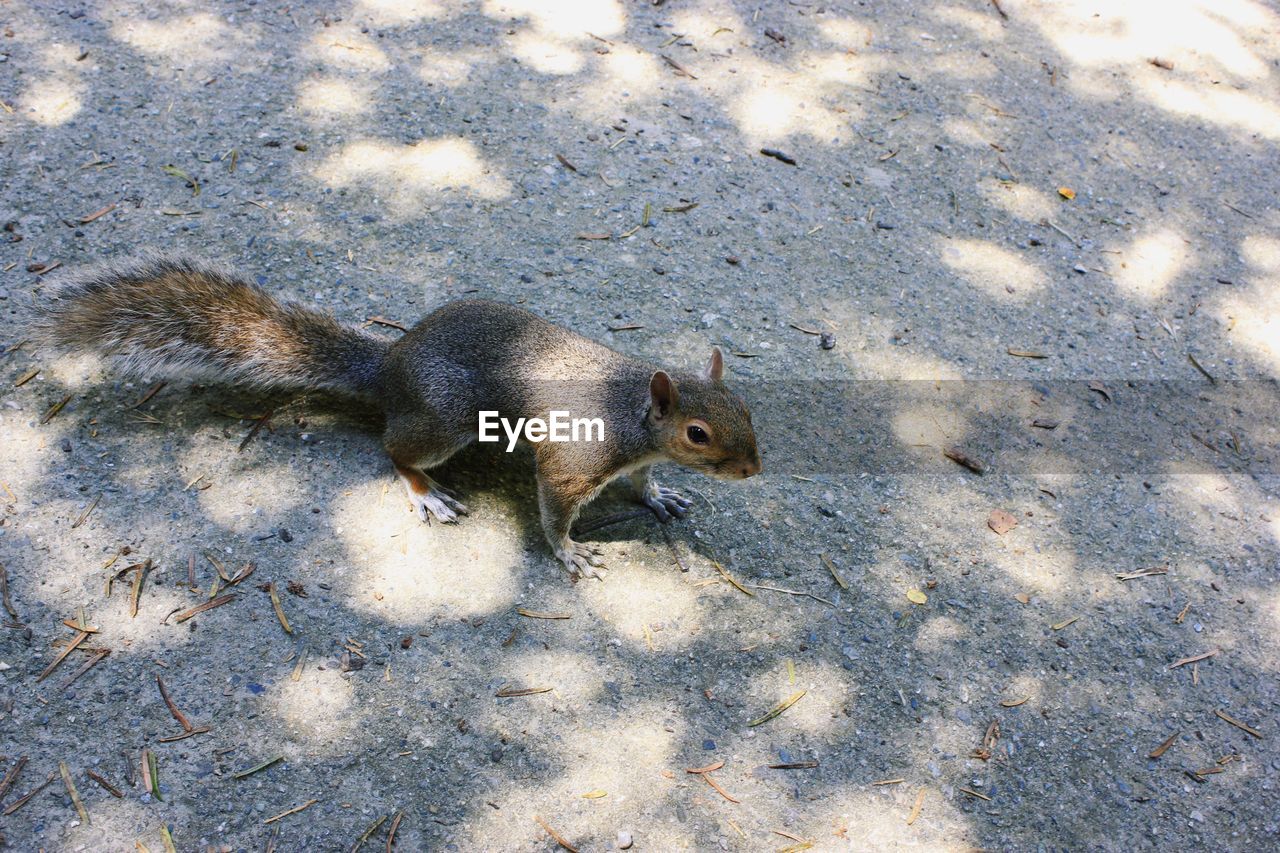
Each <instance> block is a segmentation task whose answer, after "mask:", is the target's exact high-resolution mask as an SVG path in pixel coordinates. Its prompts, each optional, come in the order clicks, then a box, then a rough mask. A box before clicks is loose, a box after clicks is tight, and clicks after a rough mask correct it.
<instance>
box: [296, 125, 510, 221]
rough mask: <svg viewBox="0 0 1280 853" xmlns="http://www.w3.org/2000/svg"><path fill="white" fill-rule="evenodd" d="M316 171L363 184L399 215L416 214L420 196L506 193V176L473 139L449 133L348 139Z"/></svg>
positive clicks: (338, 182) (327, 178) (328, 179)
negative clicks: (406, 139) (412, 138)
mask: <svg viewBox="0 0 1280 853" xmlns="http://www.w3.org/2000/svg"><path fill="white" fill-rule="evenodd" d="M315 175H316V177H317V178H318V179H319V180H321V181H322V182H324V183H325V184H327V185H329V186H332V187H352V186H359V187H365V188H367V189H368V190H370V191H372V192H374V193H376V194H378V195H380V196H382V197H383V198H386V199H388V200H389V201H390V202H391V204H392V206H393V208H394V210H395V212H396V213H398V214H399V215H403V216H414V215H421V213H422V210H421V206H422V204H423V202H424V201H426V200H427V199H429V198H430V197H432V196H434V195H436V194H439V193H442V192H446V191H448V190H460V191H464V192H467V193H470V194H473V195H475V196H478V197H480V198H485V199H498V198H502V197H504V196H506V195H507V194H508V193H509V192H510V187H509V185H508V183H507V181H506V180H505V179H504V178H503V177H502V176H501V175H500V174H499V173H498V172H497V170H496V169H495V168H494V167H492V166H490V165H489V164H487V163H485V161H484V160H483V159H482V158H481V157H480V154H479V152H478V151H477V150H476V147H475V145H474V144H473V143H471V142H470V141H469V140H466V139H458V138H454V137H441V138H437V139H423V140H421V141H419V142H416V143H413V144H410V145H400V144H393V143H389V142H382V141H378V140H363V141H358V142H349V143H347V144H346V145H344V146H343V147H342V149H341V150H340V151H338V152H337V153H335V154H333V155H331V156H329V157H328V158H327V159H326V160H325V161H324V162H323V163H322V164H321V165H320V166H319V167H318V168H317V169H316V171H315Z"/></svg>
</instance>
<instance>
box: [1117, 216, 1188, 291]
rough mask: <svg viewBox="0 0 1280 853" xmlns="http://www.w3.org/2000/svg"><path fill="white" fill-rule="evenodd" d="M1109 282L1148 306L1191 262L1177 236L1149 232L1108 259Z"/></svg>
mask: <svg viewBox="0 0 1280 853" xmlns="http://www.w3.org/2000/svg"><path fill="white" fill-rule="evenodd" d="M1112 257H1113V258H1114V259H1113V260H1112V261H1111V278H1112V279H1113V280H1114V281H1115V283H1116V286H1117V287H1118V288H1120V290H1121V291H1123V292H1124V294H1125V295H1126V296H1131V297H1133V298H1136V299H1141V300H1144V301H1147V302H1151V301H1153V300H1155V299H1157V298H1159V297H1161V296H1163V295H1164V294H1165V293H1166V292H1167V291H1168V290H1169V286H1170V285H1172V284H1173V282H1174V280H1175V279H1176V278H1177V277H1178V275H1180V274H1181V273H1183V272H1184V271H1185V270H1186V268H1187V265H1188V263H1189V261H1190V260H1191V251H1190V249H1189V248H1188V247H1187V241H1186V240H1185V239H1184V238H1183V237H1182V235H1181V234H1179V233H1177V232H1176V231H1174V230H1172V229H1170V228H1160V229H1156V230H1153V231H1149V232H1147V233H1146V234H1143V235H1141V236H1139V237H1137V238H1135V239H1134V241H1133V243H1131V244H1130V245H1129V247H1128V248H1127V249H1125V250H1123V251H1121V253H1120V254H1119V255H1118V256H1112Z"/></svg>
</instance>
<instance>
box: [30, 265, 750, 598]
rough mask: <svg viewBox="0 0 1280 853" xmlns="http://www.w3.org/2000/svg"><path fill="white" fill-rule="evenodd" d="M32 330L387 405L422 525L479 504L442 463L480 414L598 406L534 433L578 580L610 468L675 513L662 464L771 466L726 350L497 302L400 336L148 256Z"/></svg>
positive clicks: (660, 511) (161, 363) (47, 305)
mask: <svg viewBox="0 0 1280 853" xmlns="http://www.w3.org/2000/svg"><path fill="white" fill-rule="evenodd" d="M34 332H35V334H36V335H37V337H38V338H40V339H42V340H43V341H44V342H46V343H49V344H52V345H55V346H59V347H63V348H69V349H74V350H80V351H88V352H97V353H99V354H102V355H108V356H114V357H115V358H116V359H117V360H118V361H119V362H120V365H121V366H122V367H123V368H124V369H125V370H126V371H128V372H130V373H133V374H136V375H139V376H140V377H141V378H144V379H145V378H157V377H189V378H198V379H212V380H218V381H223V382H230V383H233V384H240V385H246V386H253V387H258V388H263V389H269V388H275V389H279V388H300V389H305V390H322V389H323V390H328V391H335V392H339V393H341V394H344V395H348V396H351V397H354V398H358V399H363V400H364V401H365V402H367V403H369V404H372V405H374V406H376V407H378V408H381V410H382V412H383V414H384V415H385V417H386V431H385V434H384V436H383V444H384V446H385V447H386V450H387V453H388V454H389V455H390V457H391V462H392V464H393V465H394V466H395V470H396V473H397V474H398V475H399V477H400V480H401V482H402V483H403V484H404V487H405V491H406V492H407V493H408V496H409V501H410V503H411V504H412V505H413V507H414V509H415V510H416V512H417V514H418V516H419V517H420V518H421V519H422V520H423V521H426V522H429V521H430V519H431V517H433V516H434V517H435V518H436V519H439V520H440V521H442V522H454V521H456V520H457V519H458V516H460V515H466V514H467V511H468V510H467V506H466V505H465V504H463V503H462V502H461V501H460V500H459V497H458V495H457V494H455V493H454V492H452V491H450V490H449V489H446V488H445V487H444V486H442V485H440V483H438V482H437V481H436V480H435V479H434V478H433V477H432V475H431V472H433V471H434V469H436V468H438V467H439V466H440V465H442V464H443V463H444V462H445V461H446V460H447V459H449V457H451V456H453V455H454V454H455V453H457V452H458V451H459V450H461V449H462V448H464V447H466V446H467V445H469V444H471V443H472V442H473V441H476V440H477V438H478V437H479V432H480V429H479V426H480V421H479V416H480V414H481V413H482V412H486V411H488V412H498V413H500V414H501V416H502V417H504V418H507V419H510V418H512V417H515V418H526V419H533V418H541V419H544V420H545V419H546V418H547V417H548V415H549V414H550V413H552V412H553V411H561V412H570V413H573V414H574V415H578V416H583V415H586V416H591V417H598V418H599V419H600V420H601V421H602V422H603V426H604V430H603V436H598V438H597V439H596V440H590V441H587V440H578V441H546V440H544V441H540V442H536V443H535V451H534V456H535V460H536V469H537V483H538V506H539V510H540V514H541V521H542V530H543V532H544V533H545V534H546V538H547V542H548V543H549V544H550V546H551V548H552V550H553V551H554V552H555V555H556V557H558V558H559V559H560V561H561V562H563V563H564V566H565V568H566V569H568V571H569V574H570V577H571V578H573V579H575V580H576V579H577V578H578V577H593V578H597V579H603V576H604V574H603V573H604V566H603V562H602V560H601V557H600V555H601V552H600V550H599V549H598V548H596V547H593V546H590V545H585V544H583V543H580V542H575V541H574V540H573V539H572V538H570V535H569V532H570V528H571V527H572V525H573V523H574V521H575V520H576V519H577V516H578V512H579V511H580V510H581V509H582V507H583V506H584V505H585V504H586V503H587V502H588V501H590V500H591V499H592V498H594V497H595V496H596V495H597V494H599V492H600V491H601V490H602V489H603V488H604V487H605V485H606V484H608V483H609V482H610V481H612V480H613V479H614V478H616V477H619V476H621V475H624V474H625V475H628V476H629V477H630V480H631V484H632V486H633V488H634V494H635V498H636V500H637V501H639V502H640V503H642V504H644V505H645V506H647V507H649V509H651V510H652V511H653V512H654V514H655V515H656V516H657V517H658V519H659V520H660V521H662V522H664V523H665V522H667V521H670V520H671V518H672V517H683V516H684V515H685V513H686V511H687V510H688V509H689V507H690V505H691V504H690V501H689V500H688V499H686V498H684V497H682V496H681V495H680V494H678V493H677V492H675V491H673V490H671V489H668V488H664V487H662V486H659V485H658V484H657V483H655V482H654V481H653V479H652V477H651V475H650V468H651V467H652V466H653V465H654V464H655V463H658V462H664V461H671V462H676V463H678V464H680V465H683V466H685V467H687V468H691V469H694V470H696V471H701V472H703V473H705V474H709V475H711V476H713V477H716V478H719V479H723V480H741V479H746V478H747V477H751V476H753V475H755V474H758V473H759V472H760V470H761V465H760V455H759V453H758V451H757V450H756V437H755V431H754V429H753V427H752V424H751V413H750V412H749V411H748V409H747V406H746V404H745V403H744V402H743V401H742V400H741V398H739V397H738V396H737V395H735V394H734V393H733V392H732V391H730V390H729V388H728V387H726V386H725V384H724V382H723V381H722V376H723V373H724V357H723V355H722V354H721V352H720V350H719V348H713V349H712V352H711V357H710V360H709V362H708V363H707V365H706V367H705V368H704V370H702V371H701V372H700V373H697V374H694V373H677V372H668V371H665V370H660V369H657V368H655V367H652V366H650V365H648V364H645V363H644V362H641V361H638V360H636V359H633V358H631V357H629V356H625V355H623V354H621V353H618V352H615V351H614V350H611V349H609V348H608V347H605V346H603V345H601V344H598V343H596V342H595V341H592V340H590V339H588V338H585V337H583V336H581V335H578V334H576V333H574V332H571V331H569V330H568V329H565V328H562V327H560V326H557V325H555V324H553V323H550V322H548V321H546V320H544V319H542V318H541V317H538V316H537V315H535V314H532V313H530V312H528V311H525V310H523V309H521V308H517V307H515V306H513V305H508V304H505V303H502V302H493V301H488V300H482V299H464V300H460V301H455V302H449V303H447V304H445V305H443V306H442V307H440V308H438V309H436V310H435V311H434V312H432V313H430V314H428V315H427V316H426V317H425V318H423V319H422V320H421V321H420V322H419V323H418V324H417V325H416V326H414V327H413V328H412V329H409V330H408V331H407V332H406V333H405V334H404V336H403V337H401V338H399V339H398V340H395V341H388V340H387V339H385V338H382V337H379V336H377V335H374V334H372V333H371V332H368V331H366V330H364V329H362V328H360V327H358V326H354V325H346V324H342V323H339V322H338V321H337V320H335V319H334V318H333V317H332V316H330V315H328V314H325V313H322V312H319V311H315V310H312V309H310V308H306V307H303V306H301V305H297V304H293V303H288V302H281V301H277V300H276V299H273V298H272V297H271V296H270V295H268V294H267V292H266V291H265V290H263V288H261V287H260V286H258V285H257V284H254V283H252V282H250V281H247V280H246V279H244V278H242V277H240V276H238V275H236V274H234V273H232V272H229V271H227V270H225V269H223V268H221V267H219V266H217V265H214V264H211V263H207V262H204V261H200V260H195V259H191V258H185V257H164V256H156V255H152V256H145V257H143V258H142V259H140V260H135V261H126V262H120V263H115V264H108V265H106V266H102V267H99V268H97V269H92V270H89V271H87V272H82V273H79V274H72V275H70V276H67V277H64V278H63V279H62V281H61V282H60V283H58V284H56V285H53V286H51V287H50V293H49V297H48V298H47V299H44V300H42V301H41V303H40V305H39V306H38V317H37V320H36V321H35V328H34ZM525 435H526V436H528V432H527V431H526V433H525ZM587 436H588V437H590V436H591V431H590V430H588V432H587Z"/></svg>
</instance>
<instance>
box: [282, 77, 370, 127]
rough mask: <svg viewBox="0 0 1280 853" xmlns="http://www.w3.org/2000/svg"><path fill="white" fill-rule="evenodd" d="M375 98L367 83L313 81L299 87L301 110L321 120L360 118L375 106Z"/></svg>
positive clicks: (327, 78)
mask: <svg viewBox="0 0 1280 853" xmlns="http://www.w3.org/2000/svg"><path fill="white" fill-rule="evenodd" d="M372 94H373V93H372V91H371V90H370V89H369V87H368V85H367V84H365V83H364V82H363V81H362V82H359V83H357V82H356V81H354V80H347V79H343V78H341V77H323V78H313V79H311V80H307V81H305V82H303V84H302V85H301V86H299V87H298V106H299V107H301V108H302V111H303V112H305V113H310V114H312V115H317V116H324V117H332V116H359V115H363V114H365V113H367V112H368V111H369V108H370V107H371V106H372V104H373V98H372Z"/></svg>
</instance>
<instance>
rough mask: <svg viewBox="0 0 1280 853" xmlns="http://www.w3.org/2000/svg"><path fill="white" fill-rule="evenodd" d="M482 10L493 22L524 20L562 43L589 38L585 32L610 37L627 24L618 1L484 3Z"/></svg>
mask: <svg viewBox="0 0 1280 853" xmlns="http://www.w3.org/2000/svg"><path fill="white" fill-rule="evenodd" d="M483 10H484V14H485V15H487V16H489V17H490V18H494V19H495V20H501V21H510V20H512V19H519V20H527V21H529V23H531V24H532V25H533V27H534V28H535V29H536V30H538V31H539V32H542V33H545V34H547V35H548V36H551V37H555V38H559V39H566V40H579V39H585V38H590V36H588V35H587V33H594V34H595V35H598V36H611V35H615V34H617V33H620V32H622V30H623V29H624V28H625V27H626V25H627V15H626V12H625V11H624V8H623V5H622V3H621V2H619V0H555V2H546V0H484V4H483Z"/></svg>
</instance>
